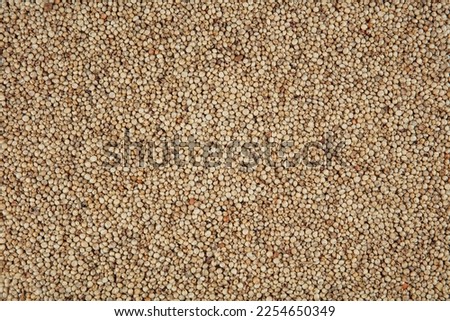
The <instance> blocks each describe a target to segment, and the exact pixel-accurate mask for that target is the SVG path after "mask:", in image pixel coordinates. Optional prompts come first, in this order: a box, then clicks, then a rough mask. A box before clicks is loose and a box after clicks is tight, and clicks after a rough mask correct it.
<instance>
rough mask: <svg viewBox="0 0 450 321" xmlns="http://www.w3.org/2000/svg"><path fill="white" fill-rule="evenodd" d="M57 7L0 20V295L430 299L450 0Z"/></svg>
mask: <svg viewBox="0 0 450 321" xmlns="http://www.w3.org/2000/svg"><path fill="white" fill-rule="evenodd" d="M15 2H18V1H15ZM75 2H76V3H73V4H71V3H69V2H65V1H63V0H54V1H53V2H45V3H44V2H42V1H37V3H36V4H33V3H21V2H18V3H16V4H15V3H14V1H3V3H2V5H1V9H0V12H1V17H2V23H1V24H0V54H1V66H0V68H1V74H0V77H1V84H0V86H1V87H0V105H1V117H2V166H1V174H0V179H1V188H2V194H1V202H0V204H1V217H0V271H1V274H0V295H1V296H0V297H1V299H3V300H50V299H54V300H110V299H113V300H272V299H274V300H300V299H301V300H305V299H316V300H362V299H371V300H398V299H403V300H448V299H449V295H450V256H449V255H450V254H449V252H450V222H449V220H450V218H449V196H450V182H449V168H450V166H449V162H450V124H449V121H448V115H449V100H450V91H449V65H448V55H449V49H450V48H449V47H450V46H449V45H450V43H449V26H448V12H449V10H450V5H449V2H448V1H433V2H432V3H431V2H430V3H428V1H399V0H394V1H392V2H391V3H381V2H379V1H318V2H316V1H273V0H269V1H261V2H259V1H251V0H248V1H239V2H234V1H212V2H209V3H207V2H204V1H159V2H156V1H136V0H130V1H110V2H109V3H108V2H105V3H102V1H84V2H80V1H78V2H77V1H75ZM426 3H428V4H426ZM126 131H128V133H129V136H130V139H131V141H133V142H137V141H162V140H164V139H175V138H176V137H180V138H181V139H182V140H186V139H187V138H189V137H195V139H196V141H198V142H210V141H216V142H233V141H241V142H267V141H269V142H271V143H273V144H281V143H282V142H285V141H291V142H292V146H290V149H289V153H288V154H289V155H288V156H292V154H294V153H295V152H296V151H299V150H301V149H302V147H304V146H305V145H306V144H308V143H311V142H313V143H314V142H315V144H321V145H319V146H323V145H325V146H328V143H327V142H328V141H327V139H328V138H326V137H327V135H329V133H332V134H333V137H334V141H333V142H332V143H330V144H331V145H333V146H328V147H330V148H335V147H336V146H335V145H336V144H337V143H338V142H341V143H342V144H343V145H342V146H344V147H343V148H341V149H340V150H339V159H340V161H338V159H337V158H338V156H337V155H335V157H333V158H332V159H331V161H330V162H326V163H324V162H322V163H321V164H319V166H306V165H305V164H304V163H301V162H300V163H298V164H296V166H283V164H281V163H280V164H279V165H277V166H270V165H268V164H267V163H264V162H261V161H259V162H258V164H257V165H256V166H254V167H252V168H248V169H246V168H243V167H242V166H240V163H239V162H233V164H232V165H231V166H226V165H225V164H222V165H221V166H212V167H207V166H201V165H200V166H196V164H193V163H192V162H187V163H186V164H184V165H177V164H175V163H173V162H169V163H168V164H166V165H165V166H145V167H141V166H139V164H136V163H132V164H123V163H118V164H115V165H114V166H112V165H111V155H112V153H110V152H109V153H108V152H106V151H109V149H107V146H108V144H110V142H118V143H119V144H120V143H122V142H123V141H124V135H125V132H126ZM109 147H114V145H110V146H109ZM328 147H327V148H328ZM326 150H327V149H326V148H325V151H324V150H321V149H320V148H316V149H314V151H313V150H311V155H310V156H311V157H314V159H317V160H319V161H320V160H321V159H322V161H323V159H324V157H325V154H326ZM275 154H276V153H275ZM117 155H119V154H117ZM119 156H120V155H119ZM278 156H279V155H278ZM278 156H277V155H275V156H274V157H275V158H276V157H278ZM186 157H187V155H185V154H182V158H186ZM199 157H201V155H200V156H199ZM113 158H114V157H113ZM105 164H106V165H107V166H106V165H105Z"/></svg>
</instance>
